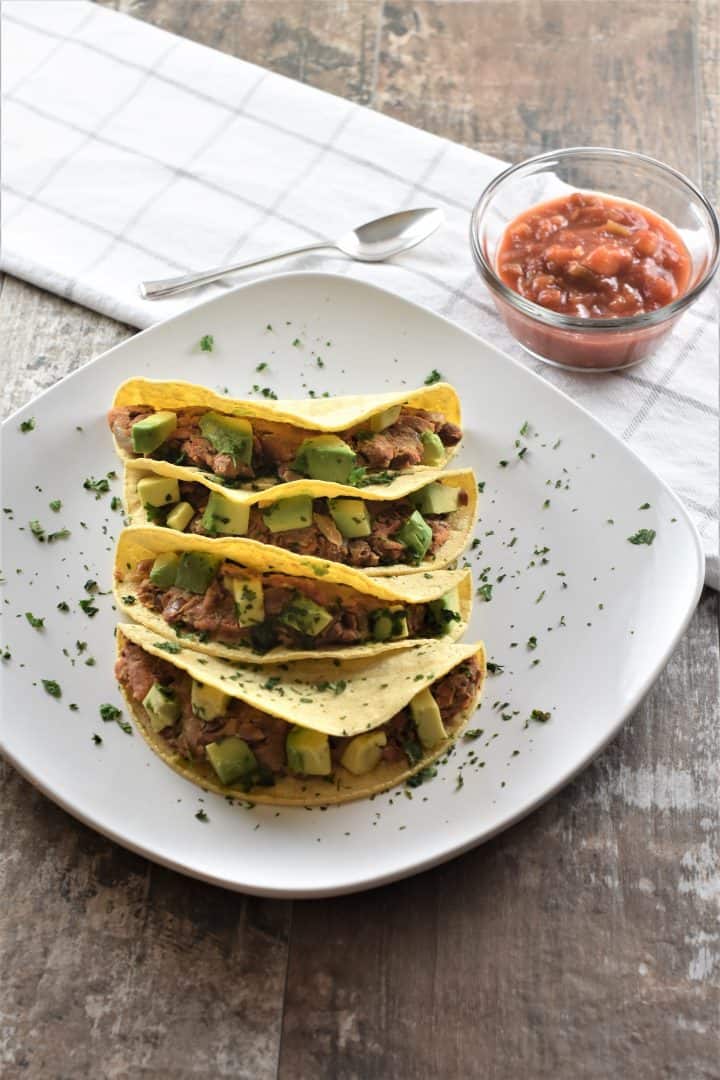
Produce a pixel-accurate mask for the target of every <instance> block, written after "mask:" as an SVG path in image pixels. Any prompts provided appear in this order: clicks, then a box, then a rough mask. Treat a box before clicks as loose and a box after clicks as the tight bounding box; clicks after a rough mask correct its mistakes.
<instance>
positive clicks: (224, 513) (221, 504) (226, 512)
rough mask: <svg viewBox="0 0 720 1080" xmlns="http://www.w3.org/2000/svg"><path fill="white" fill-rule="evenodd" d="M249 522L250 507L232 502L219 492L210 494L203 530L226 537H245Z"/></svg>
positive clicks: (203, 520) (203, 519)
mask: <svg viewBox="0 0 720 1080" xmlns="http://www.w3.org/2000/svg"><path fill="white" fill-rule="evenodd" d="M249 521H250V507H249V506H247V505H246V504H244V503H236V502H232V500H231V499H228V498H226V496H225V495H221V494H220V492H219V491H211V492H210V498H209V499H208V501H207V506H206V507H205V513H204V514H203V518H202V523H203V528H204V529H205V530H206V531H207V532H209V533H223V534H224V535H225V536H245V534H246V533H247V531H248V522H249Z"/></svg>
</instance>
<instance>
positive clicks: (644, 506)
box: [638, 503, 650, 510]
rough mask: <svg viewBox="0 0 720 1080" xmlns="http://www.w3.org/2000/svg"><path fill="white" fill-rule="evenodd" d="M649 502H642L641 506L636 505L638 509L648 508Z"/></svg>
mask: <svg viewBox="0 0 720 1080" xmlns="http://www.w3.org/2000/svg"><path fill="white" fill-rule="evenodd" d="M649 509H650V503H643V504H642V506H638V510H649Z"/></svg>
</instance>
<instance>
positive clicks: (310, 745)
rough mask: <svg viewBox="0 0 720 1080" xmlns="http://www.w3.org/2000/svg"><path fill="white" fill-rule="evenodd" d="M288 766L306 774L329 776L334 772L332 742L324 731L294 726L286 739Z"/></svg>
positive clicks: (294, 770)
mask: <svg viewBox="0 0 720 1080" xmlns="http://www.w3.org/2000/svg"><path fill="white" fill-rule="evenodd" d="M285 750H286V752H287V763H288V768H289V769H291V770H292V771H293V772H297V773H304V774H305V775H306V776H327V775H328V773H330V772H332V761H331V759H330V742H329V740H328V737H327V735H325V734H323V732H322V731H311V730H310V728H303V727H294V728H292V729H291V730H290V731H289V732H288V735H287V738H286V739H285Z"/></svg>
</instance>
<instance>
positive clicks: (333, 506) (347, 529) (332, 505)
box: [328, 498, 372, 540]
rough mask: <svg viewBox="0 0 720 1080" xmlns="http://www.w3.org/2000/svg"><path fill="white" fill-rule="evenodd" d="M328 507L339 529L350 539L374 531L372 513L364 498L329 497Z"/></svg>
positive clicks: (367, 534)
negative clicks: (369, 511) (371, 519)
mask: <svg viewBox="0 0 720 1080" xmlns="http://www.w3.org/2000/svg"><path fill="white" fill-rule="evenodd" d="M328 507H329V509H330V514H331V516H332V519H333V521H334V522H335V524H336V525H337V527H338V529H339V530H340V532H341V533H342V534H343V536H346V537H347V538H348V539H349V540H354V539H355V538H356V537H358V536H369V535H370V533H371V532H372V522H371V521H370V514H369V513H368V508H367V506H366V505H365V503H364V501H363V500H362V499H343V498H341V499H328Z"/></svg>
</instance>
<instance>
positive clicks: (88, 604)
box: [79, 597, 98, 619]
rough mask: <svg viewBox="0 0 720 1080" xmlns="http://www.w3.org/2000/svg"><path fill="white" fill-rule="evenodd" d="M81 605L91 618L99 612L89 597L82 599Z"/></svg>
mask: <svg viewBox="0 0 720 1080" xmlns="http://www.w3.org/2000/svg"><path fill="white" fill-rule="evenodd" d="M79 605H80V607H81V608H82V609H83V611H84V612H85V614H86V615H87V616H88V618H90V619H92V617H93V615H97V613H98V609H97V608H96V607H94V606H93V602H92V600H91V599H90V598H89V597H88V599H87V600H80V601H79Z"/></svg>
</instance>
